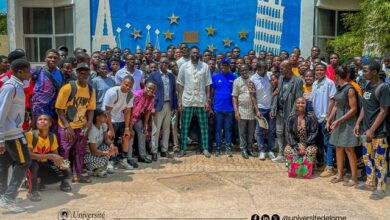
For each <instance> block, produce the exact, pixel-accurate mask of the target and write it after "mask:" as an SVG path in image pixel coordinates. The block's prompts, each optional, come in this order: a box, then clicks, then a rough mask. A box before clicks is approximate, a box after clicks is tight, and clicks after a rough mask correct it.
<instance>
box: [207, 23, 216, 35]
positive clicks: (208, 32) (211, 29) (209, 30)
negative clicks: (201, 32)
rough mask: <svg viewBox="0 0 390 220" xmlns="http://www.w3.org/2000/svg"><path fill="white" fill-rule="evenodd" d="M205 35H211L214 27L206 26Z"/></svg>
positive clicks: (213, 32)
mask: <svg viewBox="0 0 390 220" xmlns="http://www.w3.org/2000/svg"><path fill="white" fill-rule="evenodd" d="M206 31H207V36H213V35H214V34H215V28H214V27H213V26H212V25H211V26H209V27H208V28H206Z"/></svg>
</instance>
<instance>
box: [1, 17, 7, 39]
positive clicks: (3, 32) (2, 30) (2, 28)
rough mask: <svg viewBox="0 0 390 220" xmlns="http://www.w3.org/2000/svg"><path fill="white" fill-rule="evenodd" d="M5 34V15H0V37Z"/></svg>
mask: <svg viewBox="0 0 390 220" xmlns="http://www.w3.org/2000/svg"><path fill="white" fill-rule="evenodd" d="M6 34H7V14H6V13H0V35H6Z"/></svg>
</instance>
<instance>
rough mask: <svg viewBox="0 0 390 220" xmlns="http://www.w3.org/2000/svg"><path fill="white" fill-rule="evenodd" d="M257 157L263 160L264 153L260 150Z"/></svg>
mask: <svg viewBox="0 0 390 220" xmlns="http://www.w3.org/2000/svg"><path fill="white" fill-rule="evenodd" d="M259 159H260V160H265V153H264V152H260V155H259Z"/></svg>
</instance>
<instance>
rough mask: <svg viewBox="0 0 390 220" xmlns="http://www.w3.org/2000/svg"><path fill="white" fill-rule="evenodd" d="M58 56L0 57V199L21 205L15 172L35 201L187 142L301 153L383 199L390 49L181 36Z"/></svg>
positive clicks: (227, 149)
mask: <svg viewBox="0 0 390 220" xmlns="http://www.w3.org/2000/svg"><path fill="white" fill-rule="evenodd" d="M69 54H70V51H69V49H68V48H67V47H65V46H60V47H59V48H57V49H50V50H48V51H46V53H45V64H44V65H43V66H35V67H33V68H32V67H31V65H30V63H29V62H28V57H26V53H25V52H24V51H23V50H22V49H17V50H14V51H12V52H11V53H10V54H9V55H8V56H0V71H1V76H0V87H1V89H0V97H1V98H0V196H1V198H0V208H5V209H8V210H10V211H12V212H22V211H24V210H23V208H22V207H19V206H18V205H17V204H16V203H15V198H16V196H17V192H18V189H19V187H21V185H22V183H23V181H25V182H26V183H25V186H26V187H27V188H28V194H27V197H28V198H29V199H30V200H31V201H40V200H41V195H40V193H39V191H40V190H42V189H44V188H45V184H50V183H55V182H60V189H61V190H62V191H64V192H69V191H71V190H72V185H71V184H70V181H72V182H74V183H91V181H92V180H91V178H90V177H91V176H94V177H107V175H108V174H111V173H113V172H115V169H116V168H120V169H126V170H131V169H136V168H138V163H153V162H155V161H158V160H159V157H162V158H165V157H167V158H173V157H183V156H185V155H186V150H187V146H188V144H189V143H192V142H193V141H197V142H198V143H199V145H201V146H202V148H201V151H202V153H203V155H204V156H205V157H207V158H209V157H211V156H213V155H214V156H215V157H218V156H222V154H225V155H226V156H227V157H233V156H234V151H235V150H238V149H239V150H240V151H241V156H242V157H243V158H244V159H249V157H256V158H258V159H259V160H261V161H263V160H266V159H267V158H268V159H270V160H271V161H272V162H275V163H285V162H286V158H287V157H288V156H291V155H293V156H299V155H305V156H307V157H311V158H312V160H313V161H314V164H315V168H316V169H317V170H319V171H320V172H321V173H320V176H321V177H332V178H331V179H330V182H331V183H338V182H344V183H343V184H344V185H345V186H346V187H352V186H354V187H355V188H358V189H369V190H371V191H372V194H371V195H370V198H371V199H374V200H378V199H382V198H383V197H384V196H385V190H386V178H387V171H388V166H387V160H388V158H387V157H388V153H387V148H388V140H387V139H388V137H389V134H390V124H389V114H388V108H389V106H390V98H389V97H390V89H389V84H390V55H386V56H385V57H384V58H367V57H364V58H362V57H355V58H354V59H352V60H348V61H345V62H344V63H343V64H341V63H340V57H339V55H338V54H336V53H331V54H330V56H329V59H328V60H327V59H325V58H324V57H323V56H322V54H321V52H320V49H319V48H318V47H316V46H314V47H313V48H312V49H311V55H310V57H308V58H307V59H305V58H303V57H302V56H301V51H300V49H299V48H294V49H293V50H292V51H291V53H289V52H288V51H281V52H280V54H273V53H272V52H267V51H260V52H259V53H256V52H255V51H254V50H250V51H248V53H247V54H242V53H241V50H240V48H238V47H235V48H233V50H232V52H228V53H226V54H222V53H218V54H215V55H214V53H213V52H212V51H210V50H205V51H203V53H201V51H200V50H199V48H198V47H196V46H193V47H191V48H189V47H188V45H187V44H186V43H181V44H180V45H178V47H175V46H174V45H171V46H169V47H168V48H167V50H166V51H160V50H158V49H155V48H153V46H152V45H151V44H148V45H147V47H146V49H145V50H141V49H137V50H136V51H134V53H132V52H131V51H130V50H129V49H124V50H123V51H122V50H121V49H120V48H117V47H116V48H113V49H110V48H108V49H104V50H101V51H95V52H93V53H92V54H91V55H89V54H88V53H87V51H86V50H84V49H82V48H76V49H74V51H73V54H72V56H70V55H69ZM327 61H329V64H328V63H326V62H327ZM274 153H275V154H276V155H275V154H274ZM345 154H346V155H347V156H345ZM235 156H237V155H235ZM346 160H348V163H346ZM359 161H363V162H364V166H365V169H364V170H363V171H365V172H363V174H364V175H363V176H362V177H360V178H361V179H364V180H365V181H362V182H360V183H359V182H358V180H359V177H358V176H359V175H358V162H359ZM346 164H348V165H349V166H348V165H347V167H348V168H349V169H348V170H347V171H346V169H345V167H346ZM10 167H12V173H9V168H10ZM346 172H350V173H351V177H350V178H349V179H348V180H347V179H344V178H346V175H345V174H346ZM9 174H10V175H11V178H10V180H8V179H9V178H8V175H9Z"/></svg>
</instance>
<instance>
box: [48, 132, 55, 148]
mask: <svg viewBox="0 0 390 220" xmlns="http://www.w3.org/2000/svg"><path fill="white" fill-rule="evenodd" d="M49 142H50V148H51V147H53V144H54V134H53V133H51V132H49Z"/></svg>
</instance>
